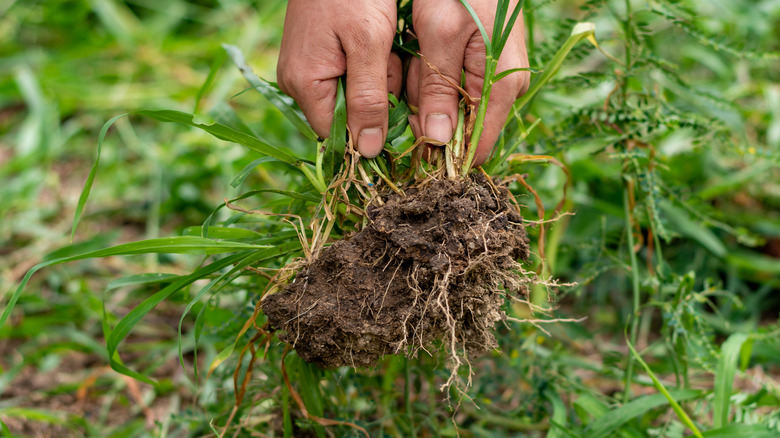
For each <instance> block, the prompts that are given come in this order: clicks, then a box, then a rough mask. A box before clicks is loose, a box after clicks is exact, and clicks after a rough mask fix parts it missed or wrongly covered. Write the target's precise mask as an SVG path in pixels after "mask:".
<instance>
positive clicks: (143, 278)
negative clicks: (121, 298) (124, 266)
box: [106, 273, 179, 290]
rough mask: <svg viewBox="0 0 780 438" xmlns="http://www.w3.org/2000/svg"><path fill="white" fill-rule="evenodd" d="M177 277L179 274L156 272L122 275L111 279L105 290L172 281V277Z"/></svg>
mask: <svg viewBox="0 0 780 438" xmlns="http://www.w3.org/2000/svg"><path fill="white" fill-rule="evenodd" d="M178 277H179V276H178V275H176V274H158V273H152V274H138V275H130V276H127V277H122V278H118V279H116V280H113V281H111V282H110V283H108V286H106V290H112V289H119V288H120V287H128V286H141V285H148V284H158V283H166V282H169V281H173V279H175V278H178Z"/></svg>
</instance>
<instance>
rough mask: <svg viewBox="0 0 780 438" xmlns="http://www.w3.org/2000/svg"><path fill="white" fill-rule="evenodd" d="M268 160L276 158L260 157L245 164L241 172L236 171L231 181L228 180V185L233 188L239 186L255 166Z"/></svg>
mask: <svg viewBox="0 0 780 438" xmlns="http://www.w3.org/2000/svg"><path fill="white" fill-rule="evenodd" d="M269 161H277V160H276V158H274V157H262V158H258V159H256V160H255V161H252V162H251V163H249V164H247V165H246V167H244V168H243V169H241V172H238V175H236V177H235V178H233V180H232V181H230V187H233V188H234V189H235V188H238V186H240V185H241V184H242V183H243V182H244V181H246V179H247V178H248V177H249V175H250V174H251V173H252V171H253V170H255V167H257V166H259V165H261V164H263V163H267V162H269Z"/></svg>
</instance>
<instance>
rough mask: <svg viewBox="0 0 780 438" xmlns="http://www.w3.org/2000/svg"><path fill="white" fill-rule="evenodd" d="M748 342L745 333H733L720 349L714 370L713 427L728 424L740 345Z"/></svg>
mask: <svg viewBox="0 0 780 438" xmlns="http://www.w3.org/2000/svg"><path fill="white" fill-rule="evenodd" d="M747 340H748V335H747V334H745V333H734V334H732V335H731V336H729V338H728V339H726V342H724V343H723V346H722V347H720V359H719V360H718V366H717V368H716V370H715V400H714V401H713V405H714V406H713V411H714V412H713V424H712V425H713V426H714V427H715V428H720V427H723V426H725V425H727V424H728V422H729V404H730V400H731V388H732V386H733V385H734V375H735V374H736V373H737V359H739V353H740V351H741V350H742V344H744V343H745V341H747Z"/></svg>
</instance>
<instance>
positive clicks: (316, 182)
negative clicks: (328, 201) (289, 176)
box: [296, 162, 328, 193]
mask: <svg viewBox="0 0 780 438" xmlns="http://www.w3.org/2000/svg"><path fill="white" fill-rule="evenodd" d="M309 166H310V165H309V164H306V163H302V162H301V163H298V164H297V165H296V167H298V169H301V172H303V174H304V175H305V176H306V179H308V180H309V182H310V183H311V185H313V186H314V188H315V189H317V190H319V191H320V193H325V192H326V191H327V189H328V188H327V186H325V182H324V181H321V180H320V179H318V178H317V176H316V175H315V174H314V172H312V171H311V169H309Z"/></svg>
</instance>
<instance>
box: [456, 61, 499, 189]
mask: <svg viewBox="0 0 780 438" xmlns="http://www.w3.org/2000/svg"><path fill="white" fill-rule="evenodd" d="M496 67H498V59H495V58H493V56H492V55H487V56H486V57H485V82H484V83H483V84H482V97H480V99H479V107H478V108H477V120H476V121H475V122H474V131H472V133H471V139H470V140H469V148H468V158H467V159H466V161H465V162H464V163H463V168H462V169H461V174H462V175H464V176H465V175H466V174H468V173H469V170H471V165H472V164H473V163H474V155H476V153H477V145H478V144H479V137H480V136H481V135H482V129H483V128H484V125H485V114H486V113H487V106H488V100H489V99H490V90H491V88H493V76H495V74H496Z"/></svg>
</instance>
